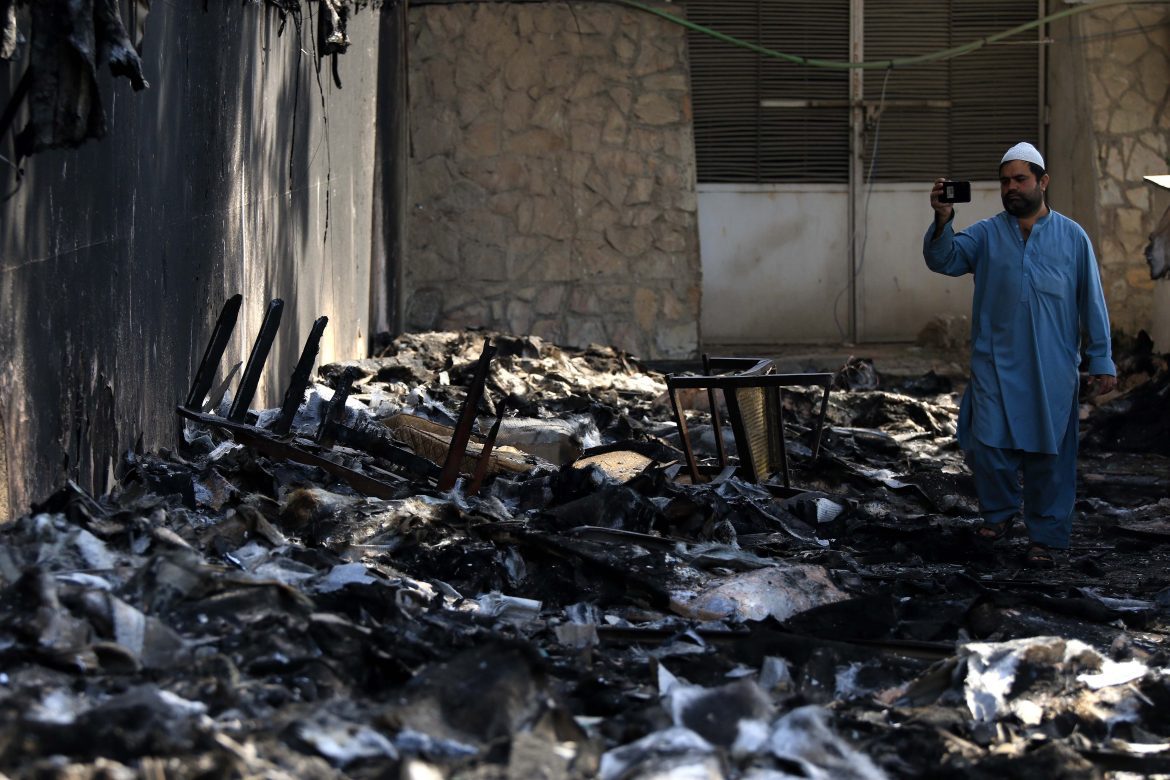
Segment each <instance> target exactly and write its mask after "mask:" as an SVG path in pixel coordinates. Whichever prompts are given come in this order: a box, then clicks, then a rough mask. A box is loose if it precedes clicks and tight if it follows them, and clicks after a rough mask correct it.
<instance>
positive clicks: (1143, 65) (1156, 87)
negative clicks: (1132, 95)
mask: <svg viewBox="0 0 1170 780" xmlns="http://www.w3.org/2000/svg"><path fill="white" fill-rule="evenodd" d="M1136 72H1137V82H1138V88H1139V89H1141V90H1142V94H1143V95H1144V96H1145V98H1146V99H1147V100H1149V101H1150V102H1151V103H1153V104H1155V105H1160V104H1161V103H1162V101H1163V100H1164V99H1165V96H1166V84H1167V83H1168V82H1170V60H1168V59H1167V56H1166V53H1165V52H1163V51H1160V50H1158V49H1155V48H1153V47H1151V48H1149V49H1148V50H1147V51H1146V53H1145V55H1143V56H1142V59H1141V62H1139V63H1138V66H1137V71H1136Z"/></svg>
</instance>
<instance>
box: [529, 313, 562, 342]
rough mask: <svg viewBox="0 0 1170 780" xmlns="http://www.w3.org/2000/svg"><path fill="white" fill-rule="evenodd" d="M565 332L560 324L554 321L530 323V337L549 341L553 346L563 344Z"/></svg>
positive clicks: (546, 320)
mask: <svg viewBox="0 0 1170 780" xmlns="http://www.w3.org/2000/svg"><path fill="white" fill-rule="evenodd" d="M564 333H565V330H564V328H563V327H562V325H561V323H560V322H559V321H558V320H556V319H543V320H537V321H536V322H534V323H532V335H533V336H538V337H539V338H542V339H544V340H545V341H551V342H553V343H554V344H563V343H564V342H565V335H564Z"/></svg>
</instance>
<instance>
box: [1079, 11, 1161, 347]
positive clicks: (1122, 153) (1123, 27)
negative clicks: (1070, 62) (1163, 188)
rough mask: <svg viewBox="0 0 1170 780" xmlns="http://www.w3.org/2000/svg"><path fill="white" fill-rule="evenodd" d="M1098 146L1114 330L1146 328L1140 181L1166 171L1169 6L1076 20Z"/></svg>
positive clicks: (1104, 260) (1148, 216)
mask: <svg viewBox="0 0 1170 780" xmlns="http://www.w3.org/2000/svg"><path fill="white" fill-rule="evenodd" d="M1080 19H1081V20H1082V23H1081V29H1080V36H1079V39H1080V42H1081V45H1082V46H1083V47H1084V57H1085V64H1086V69H1085V70H1086V72H1087V74H1088V87H1089V106H1090V112H1091V119H1092V127H1093V134H1094V137H1095V141H1096V144H1095V145H1096V166H1097V218H1098V231H1099V234H1098V235H1097V236H1095V238H1096V239H1097V248H1098V251H1099V253H1100V258H1099V259H1100V262H1101V274H1102V282H1103V283H1104V286H1105V294H1106V297H1107V298H1108V301H1109V314H1110V318H1111V321H1112V324H1113V327H1114V328H1116V329H1120V330H1124V331H1127V332H1130V333H1135V332H1136V331H1137V330H1138V329H1139V328H1146V329H1149V327H1150V322H1151V319H1152V305H1153V290H1154V281H1153V280H1151V279H1150V274H1149V269H1148V268H1147V266H1146V264H1145V262H1144V255H1143V251H1144V248H1145V246H1146V242H1147V239H1148V236H1149V233H1150V232H1151V230H1152V229H1153V227H1154V225H1155V224H1156V223H1157V221H1158V219H1159V218H1160V217H1161V215H1160V214H1153V213H1152V211H1151V209H1152V204H1151V190H1150V186H1149V185H1148V184H1146V183H1145V182H1144V181H1143V180H1142V177H1143V176H1146V175H1149V174H1152V173H1165V172H1167V171H1170V161H1168V158H1170V5H1166V4H1159V5H1146V6H1142V5H1132V6H1114V7H1110V8H1102V9H1100V10H1097V11H1091V12H1089V13H1087V14H1084V15H1082V16H1081V17H1080Z"/></svg>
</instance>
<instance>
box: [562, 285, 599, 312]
mask: <svg viewBox="0 0 1170 780" xmlns="http://www.w3.org/2000/svg"><path fill="white" fill-rule="evenodd" d="M597 308H598V306H597V296H596V292H595V291H594V289H593V288H592V287H585V286H580V285H578V286H576V287H573V288H572V290H571V291H570V292H569V301H568V311H570V312H574V313H576V314H588V313H589V312H592V311H596V310H597Z"/></svg>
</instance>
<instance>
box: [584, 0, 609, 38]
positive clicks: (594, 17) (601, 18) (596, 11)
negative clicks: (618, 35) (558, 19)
mask: <svg viewBox="0 0 1170 780" xmlns="http://www.w3.org/2000/svg"><path fill="white" fill-rule="evenodd" d="M576 14H577V21H578V23H579V24H580V31H581V32H582V33H585V34H587V35H588V34H594V35H600V36H601V37H603V38H608V37H610V36H612V35H613V33H614V30H616V29H617V15H616V14H614V12H613V9H612V8H606V7H604V6H594V5H589V6H577V7H576Z"/></svg>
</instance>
